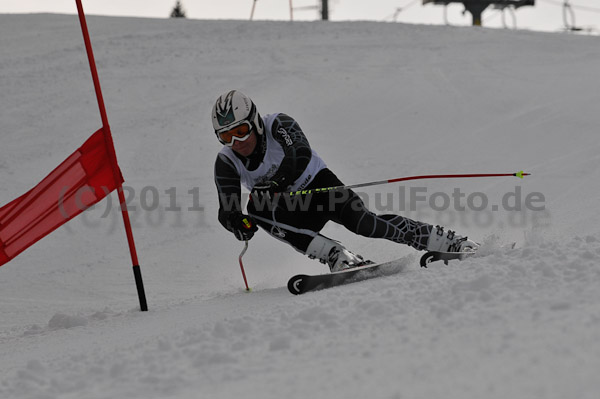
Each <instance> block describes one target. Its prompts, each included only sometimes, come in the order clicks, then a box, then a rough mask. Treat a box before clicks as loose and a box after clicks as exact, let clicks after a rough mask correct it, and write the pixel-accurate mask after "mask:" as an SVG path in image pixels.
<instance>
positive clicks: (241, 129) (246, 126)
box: [215, 121, 252, 147]
mask: <svg viewBox="0 0 600 399" xmlns="http://www.w3.org/2000/svg"><path fill="white" fill-rule="evenodd" d="M215 133H217V138H218V139H219V141H220V142H221V144H223V145H225V146H227V147H232V146H233V142H234V141H236V140H237V141H245V140H247V139H248V137H250V134H251V133H252V125H251V124H250V122H248V121H243V122H242V123H241V124H240V125H237V126H235V127H233V128H228V130H224V131H218V130H217V131H216V132H215Z"/></svg>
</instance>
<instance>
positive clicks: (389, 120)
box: [0, 15, 600, 399]
mask: <svg viewBox="0 0 600 399" xmlns="http://www.w3.org/2000/svg"><path fill="white" fill-rule="evenodd" d="M88 23H89V28H90V33H91V37H92V43H93V45H94V50H95V55H96V60H97V63H98V69H99V73H100V79H101V83H102V87H103V90H104V98H105V101H106V104H107V109H108V117H109V120H110V124H111V128H112V132H113V136H114V141H115V146H116V150H117V156H118V159H119V163H120V166H121V169H122V171H123V174H124V176H125V179H126V186H127V196H128V199H129V205H130V208H131V216H132V219H133V224H134V226H133V227H134V234H135V238H136V243H137V246H138V251H139V255H140V262H141V269H142V273H143V277H144V282H145V287H146V293H147V296H148V304H149V308H150V310H149V312H143V313H142V312H140V311H139V308H138V304H137V296H136V291H135V285H134V281H133V275H132V273H131V266H130V259H129V254H128V249H127V244H126V241H125V234H124V232H123V228H122V221H121V219H120V214H119V212H118V210H117V207H116V206H115V202H116V196H115V195H114V194H113V195H112V196H111V197H110V199H111V200H112V202H110V201H108V200H105V201H103V202H102V203H101V204H100V205H98V206H97V207H96V208H95V209H93V210H89V211H87V212H85V213H84V214H82V215H81V216H80V217H78V218H77V219H75V220H74V221H72V222H71V223H69V224H67V225H66V226H63V227H62V228H60V229H59V230H57V231H56V232H55V233H53V234H52V235H50V236H49V237H46V238H45V239H43V240H42V241H40V242H39V243H38V244H36V245H35V246H34V247H32V248H30V249H29V250H27V251H26V252H24V253H23V254H21V255H20V256H19V257H17V258H16V259H15V260H13V261H12V262H10V263H9V264H6V265H4V266H3V267H2V268H0V315H1V323H0V397H1V398H3V399H29V398H44V399H46V398H48V399H50V398H78V399H81V398H85V399H96V398H97V399H100V398H237V397H245V398H299V399H300V398H302V399H304V398H344V399H346V398H365V397H369V398H390V399H392V398H394V399H395V398H444V399H453V398H456V399H464V398H478V399H480V398H557V399H558V398H590V399H591V398H597V397H598V395H600V380H599V379H598V372H599V371H600V290H599V289H598V286H599V285H600V238H599V235H598V233H599V232H600V228H599V227H598V226H599V221H600V213H599V212H598V210H599V205H600V204H599V198H600V195H599V194H600V189H599V188H598V181H600V155H599V150H600V142H599V141H598V129H599V127H600V113H599V112H598V110H599V109H600V52H599V51H598V49H599V45H600V42H599V41H598V40H599V39H598V38H596V37H581V36H571V35H566V34H541V33H532V32H526V31H499V30H489V29H480V28H470V27H469V28H452V27H433V26H413V25H402V24H386V23H367V22H352V23H322V22H314V23H306V22H302V23H288V22H253V23H249V22H241V21H235V22H234V21H187V20H150V19H129V18H101V17H90V18H89V20H88ZM0 49H1V53H2V58H1V59H0V93H1V97H0V101H1V103H0V105H1V106H0V140H1V146H0V176H1V179H2V180H1V181H2V184H1V185H0V204H5V203H7V202H9V201H10V200H12V199H14V198H16V197H17V196H19V195H21V194H22V193H24V192H25V191H27V190H28V189H30V188H31V187H32V186H34V185H35V184H36V183H37V182H39V181H40V180H41V179H42V178H43V177H44V176H45V175H46V174H47V173H48V172H49V171H50V170H51V169H53V168H54V167H55V166H57V165H58V164H59V163H60V162H61V161H62V160H63V159H65V158H66V157H67V156H68V155H69V154H70V153H71V152H73V151H74V150H75V149H76V148H78V147H79V146H80V145H81V144H82V143H83V142H84V141H85V139H86V138H87V137H88V136H89V135H91V134H92V133H93V132H94V131H96V130H97V129H98V128H99V127H100V125H101V122H100V117H99V113H98V109H97V104H96V98H95V96H94V92H93V87H92V83H91V78H90V73H89V68H88V64H87V59H86V55H85V51H84V47H83V40H82V38H81V31H80V28H79V25H78V20H77V18H76V17H74V16H60V15H20V16H19V15H0ZM233 88H236V89H240V90H242V91H244V92H245V93H246V94H248V95H249V96H251V97H252V98H253V99H254V101H255V103H256V104H257V105H258V108H259V111H260V112H261V113H262V114H268V113H273V112H285V113H287V114H289V115H291V116H293V117H294V118H296V119H297V120H298V122H299V123H300V125H301V126H302V128H303V130H304V131H305V133H306V134H307V136H308V138H309V140H310V142H311V144H312V146H313V147H314V148H315V149H316V150H317V151H318V152H319V154H320V155H321V156H322V157H323V158H324V159H325V161H326V162H327V163H328V165H329V167H330V168H331V169H332V170H334V172H336V173H337V174H338V175H339V176H340V178H341V179H342V180H343V181H344V182H345V183H347V184H354V183H362V182H368V181H374V180H383V179H391V178H396V177H401V176H410V175H423V174H444V173H450V174H456V173H509V172H510V173H512V172H517V171H519V170H525V171H526V172H530V173H532V176H529V177H527V178H525V179H523V180H520V179H518V178H516V177H511V178H494V179H469V180H421V181H413V182H410V183H409V184H406V185H399V184H395V185H394V184H391V185H383V186H376V187H370V188H368V189H364V190H363V191H362V192H361V195H364V197H365V200H366V201H368V202H369V207H370V208H371V209H373V210H374V211H378V212H382V213H384V212H385V213H390V212H392V213H402V214H404V215H406V216H409V217H412V218H414V219H418V220H422V221H426V222H429V223H432V224H442V225H444V226H447V227H449V228H452V229H454V230H457V231H458V232H459V233H461V234H463V235H465V234H466V235H468V236H469V237H470V238H473V239H475V240H478V241H480V242H483V246H482V249H481V253H480V256H479V257H476V258H470V259H467V260H465V261H463V262H453V263H451V264H450V265H448V266H445V265H443V264H432V265H431V266H430V267H429V268H427V269H421V268H420V267H419V265H418V260H419V255H420V254H418V253H416V251H414V250H412V249H411V248H408V247H405V246H401V245H398V244H394V243H392V242H389V241H375V240H369V239H366V238H362V237H357V236H354V235H352V234H350V233H348V232H346V231H345V230H344V229H343V228H341V227H339V226H335V225H328V226H327V227H326V229H325V231H324V233H325V234H326V235H328V236H330V237H332V238H335V239H338V240H341V241H342V242H344V243H345V244H346V245H347V247H348V248H350V249H352V250H354V251H355V252H358V253H361V254H363V255H364V256H366V257H368V258H371V259H373V260H378V261H386V262H387V261H394V262H396V263H398V267H399V268H400V269H401V272H399V273H397V274H394V275H391V276H387V277H381V278H375V279H371V280H368V281H363V282H359V283H355V284H351V285H346V286H343V287H337V288H332V289H329V290H324V291H319V292H316V293H310V294H306V295H303V296H299V297H295V296H292V295H290V294H289V293H288V291H287V289H286V287H285V286H286V283H287V279H288V278H289V277H290V276H292V275H293V274H298V273H323V272H326V268H325V267H324V266H322V265H320V264H319V263H318V262H315V261H311V260H309V259H308V258H306V257H305V256H303V255H301V254H299V253H296V252H295V251H293V250H292V249H291V248H289V247H287V246H286V245H284V244H282V243H280V242H278V241H276V240H274V239H272V238H270V237H268V236H267V235H266V234H265V233H264V232H260V233H258V234H257V235H256V236H255V238H254V239H253V240H251V241H250V247H249V250H248V252H247V254H246V255H245V256H244V258H243V259H244V265H245V269H246V273H247V275H248V280H249V283H250V285H251V287H252V289H253V290H252V292H251V293H246V292H244V289H243V280H242V277H241V273H240V270H239V265H238V254H239V252H240V251H241V249H242V244H241V243H240V242H238V241H237V240H235V238H234V237H233V236H232V235H231V234H230V233H228V232H227V231H226V230H224V229H223V228H222V227H221V226H220V224H219V223H218V221H217V220H216V210H217V205H216V190H215V188H214V183H213V163H214V159H215V154H216V152H217V151H218V150H219V148H220V145H219V143H218V141H217V140H216V139H215V137H214V134H213V132H212V129H211V121H210V109H211V107H212V103H213V101H214V100H215V99H216V98H217V96H219V95H220V94H222V93H223V92H226V91H228V90H230V89H233ZM411 195H413V197H411ZM422 197H425V198H426V199H421V198H422ZM389 198H391V201H388V199H389ZM527 198H529V199H527ZM411 199H412V200H414V201H411ZM455 199H457V200H458V203H457V202H456V201H454V200H455ZM447 200H449V201H450V202H448V201H447ZM519 208H520V209H519ZM512 242H516V247H515V248H513V249H510V247H507V246H506V244H510V243H512Z"/></svg>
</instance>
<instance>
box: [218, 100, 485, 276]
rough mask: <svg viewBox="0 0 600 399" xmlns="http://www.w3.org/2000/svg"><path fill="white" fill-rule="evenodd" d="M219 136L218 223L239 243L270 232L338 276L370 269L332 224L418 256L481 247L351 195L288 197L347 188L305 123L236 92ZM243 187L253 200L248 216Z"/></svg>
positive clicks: (223, 109) (224, 107) (225, 103)
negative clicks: (262, 109)
mask: <svg viewBox="0 0 600 399" xmlns="http://www.w3.org/2000/svg"><path fill="white" fill-rule="evenodd" d="M212 123H213V128H214V130H215V134H216V136H217V138H218V139H219V141H220V142H221V144H223V148H222V149H221V151H220V152H219V154H218V156H217V160H216V162H215V183H216V185H217V190H218V194H219V221H220V222H221V224H222V225H223V226H224V227H225V228H226V229H227V230H229V231H230V232H232V233H233V234H234V235H235V236H236V238H237V239H238V240H240V241H245V240H250V239H251V238H252V236H253V235H254V233H255V232H256V231H257V230H258V229H257V227H256V225H258V226H260V227H261V228H263V229H264V230H265V231H266V232H267V233H269V234H270V235H272V236H273V237H275V238H277V239H279V240H281V241H284V242H286V243H288V244H289V245H291V246H292V247H294V248H295V249H296V250H298V251H300V252H301V253H303V254H306V255H308V256H309V257H310V258H311V259H315V258H316V259H318V260H320V261H321V262H322V263H326V264H327V265H328V266H329V269H330V271H331V272H337V271H342V270H345V269H349V268H352V267H356V266H361V265H364V264H366V263H368V262H365V261H364V260H363V258H362V257H361V256H360V255H356V254H354V253H352V252H351V251H349V250H348V249H346V248H345V247H344V246H343V245H342V244H341V243H339V242H337V241H334V240H332V239H330V238H328V237H325V236H323V235H321V234H319V232H320V231H321V229H323V227H324V226H325V224H326V223H327V222H328V221H333V222H335V223H339V224H342V225H343V226H344V227H346V228H347V229H348V230H350V231H352V232H354V233H356V234H359V235H361V236H365V237H371V238H385V239H387V240H390V241H394V242H397V243H402V244H406V245H410V246H412V247H414V248H415V249H417V250H427V251H441V252H458V251H466V250H476V249H477V247H478V244H477V243H475V242H473V241H471V240H469V239H467V237H461V236H459V235H457V234H455V233H454V232H453V231H449V230H448V231H444V229H443V228H442V227H440V226H432V225H430V224H427V223H422V222H418V221H414V220H411V219H408V218H405V217H403V216H400V215H390V214H385V215H376V214H374V213H372V212H370V211H369V210H368V209H367V208H366V207H365V205H364V203H363V201H362V200H361V199H360V197H359V196H358V195H357V194H356V193H354V192H353V191H352V190H349V189H341V190H340V189H336V190H330V191H326V192H314V193H310V194H306V195H303V196H299V197H296V196H289V195H288V194H283V193H285V192H291V191H298V190H310V189H317V188H325V187H336V186H343V183H342V182H341V181H340V180H339V179H338V178H337V177H336V175H335V174H334V173H333V172H332V171H331V170H330V169H328V168H327V165H326V164H325V162H324V161H323V160H322V159H321V157H319V155H318V154H317V153H316V152H315V151H314V150H313V149H312V148H311V147H310V145H309V143H308V140H307V139H306V136H305V135H304V133H303V131H302V129H301V128H300V126H299V125H298V123H297V122H296V121H295V120H294V119H293V118H291V117H290V116H288V115H286V114H283V113H274V114H270V115H266V116H264V117H261V116H260V114H259V113H258V111H257V109H256V106H255V105H254V103H253V102H252V100H251V99H250V98H248V97H247V96H246V95H244V94H242V93H241V92H240V91H236V90H232V91H229V92H228V93H226V94H223V95H222V96H220V97H219V98H218V99H217V101H216V103H215V105H214V107H213V110H212ZM240 184H243V185H244V186H245V187H246V188H247V189H248V190H249V191H250V192H251V194H250V201H249V202H248V205H247V212H248V214H247V215H246V214H244V213H243V211H242V204H241V187H240Z"/></svg>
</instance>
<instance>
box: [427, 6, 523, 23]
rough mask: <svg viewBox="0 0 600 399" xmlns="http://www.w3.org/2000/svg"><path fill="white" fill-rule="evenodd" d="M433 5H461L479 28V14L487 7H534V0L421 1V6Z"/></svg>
mask: <svg viewBox="0 0 600 399" xmlns="http://www.w3.org/2000/svg"><path fill="white" fill-rule="evenodd" d="M428 3H433V4H437V5H444V6H447V5H448V4H450V3H462V4H464V6H465V10H466V11H468V12H470V13H471V15H472V16H473V25H476V26H481V14H483V11H485V9H486V8H488V7H489V6H494V7H495V8H500V9H501V8H505V7H514V8H519V7H523V6H534V5H535V0H423V5H425V4H428Z"/></svg>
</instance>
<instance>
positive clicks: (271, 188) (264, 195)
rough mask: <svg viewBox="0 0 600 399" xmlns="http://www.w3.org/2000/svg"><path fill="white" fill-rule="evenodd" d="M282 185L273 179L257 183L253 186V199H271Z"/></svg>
mask: <svg viewBox="0 0 600 399" xmlns="http://www.w3.org/2000/svg"><path fill="white" fill-rule="evenodd" d="M281 189H282V188H281V186H280V185H279V183H277V182H276V181H273V180H269V181H266V182H263V183H257V184H256V185H255V186H254V187H253V188H252V193H250V195H251V196H252V199H256V200H259V201H263V200H265V199H267V200H271V199H273V198H274V197H275V193H277V192H279V191H281Z"/></svg>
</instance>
